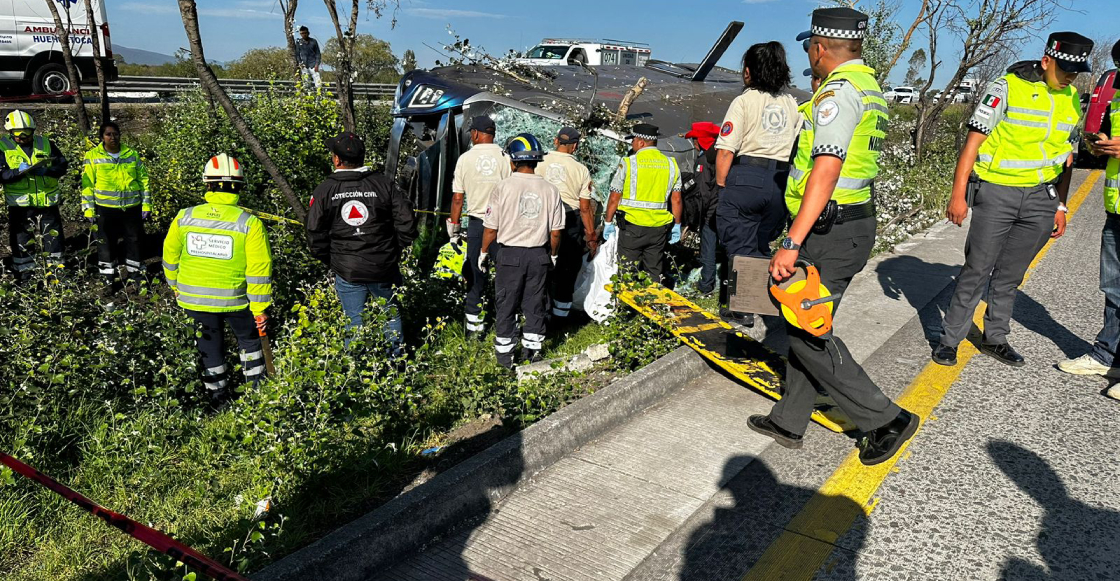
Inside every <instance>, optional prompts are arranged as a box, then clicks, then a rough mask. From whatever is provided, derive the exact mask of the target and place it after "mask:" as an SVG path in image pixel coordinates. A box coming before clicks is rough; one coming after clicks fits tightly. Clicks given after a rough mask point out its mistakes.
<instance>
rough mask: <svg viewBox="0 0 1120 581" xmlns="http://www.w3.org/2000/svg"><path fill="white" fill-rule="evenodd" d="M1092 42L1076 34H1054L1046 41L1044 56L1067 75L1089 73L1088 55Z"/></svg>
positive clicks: (1090, 69) (1091, 70)
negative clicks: (1050, 59) (1056, 64)
mask: <svg viewBox="0 0 1120 581" xmlns="http://www.w3.org/2000/svg"><path fill="white" fill-rule="evenodd" d="M1092 52H1093V41H1092V40H1090V39H1088V38H1086V37H1084V36H1081V35H1080V34H1077V33H1076V32H1055V33H1054V34H1051V35H1050V38H1048V39H1047V40H1046V56H1048V57H1050V58H1052V59H1054V61H1055V62H1057V63H1058V68H1060V69H1062V70H1063V71H1065V72H1067V73H1091V72H1093V67H1091V66H1090V65H1089V55H1090V54H1091V53H1092Z"/></svg>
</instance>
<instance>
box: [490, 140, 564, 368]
mask: <svg viewBox="0 0 1120 581" xmlns="http://www.w3.org/2000/svg"><path fill="white" fill-rule="evenodd" d="M505 154H506V155H507V156H508V157H509V160H510V161H509V165H510V168H511V169H512V175H510V177H508V178H506V179H504V180H502V181H501V182H499V183H498V185H497V186H496V187H495V188H494V191H493V194H492V195H491V196H490V202H489V207H487V209H486V219H485V222H484V224H485V231H484V233H483V237H482V251H481V252H480V253H479V256H478V269H479V270H481V271H484V270H485V269H486V260H487V258H488V257H489V252H490V250H491V247H492V246H493V245H494V243H495V242H496V243H497V245H498V247H497V249H496V250H495V254H494V256H495V259H494V260H495V262H496V263H497V273H496V274H495V278H494V295H495V298H494V303H495V309H496V310H497V317H496V321H495V324H494V327H495V331H496V336H495V337H494V350H495V351H496V352H497V357H498V363H500V364H501V365H502V366H503V367H506V368H508V369H512V368H513V362H514V355H513V351H514V349H515V348H516V347H517V320H518V311H520V314H521V316H523V317H525V326H524V327H522V329H521V360H523V361H529V362H534V361H539V360H540V353H541V348H542V343H543V342H544V335H545V327H546V324H547V318H546V302H545V301H546V299H547V297H546V295H545V287H546V283H547V280H548V271H549V268H550V267H555V266H556V265H557V263H558V258H559V256H558V253H559V252H560V245H561V239H562V238H563V233H564V219H565V213H564V203H563V202H562V201H561V199H560V191H559V190H558V189H557V188H556V186H554V185H552V184H550V183H548V181H547V180H545V179H544V178H543V177H541V176H539V175H537V174H536V172H535V171H536V168H537V164H538V163H539V162H541V161H542V160H543V159H544V148H543V147H541V144H540V142H539V141H537V138H536V137H533V136H532V135H530V134H528V133H522V134H520V135H518V136H517V137H514V138H513V139H511V140H510V142H509V144H508V145H506V149H505Z"/></svg>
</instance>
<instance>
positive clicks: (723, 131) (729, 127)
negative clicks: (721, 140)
mask: <svg viewBox="0 0 1120 581" xmlns="http://www.w3.org/2000/svg"><path fill="white" fill-rule="evenodd" d="M732 131H735V125H734V124H732V123H731V122H730V121H724V122H723V127H721V128H720V130H719V134H720V135H722V136H724V137H727V136H728V135H731V132H732Z"/></svg>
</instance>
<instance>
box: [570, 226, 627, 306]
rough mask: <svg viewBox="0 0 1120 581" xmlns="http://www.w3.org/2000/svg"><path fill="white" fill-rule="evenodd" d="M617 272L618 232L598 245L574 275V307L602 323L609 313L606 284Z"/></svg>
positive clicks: (608, 294) (609, 297) (608, 296)
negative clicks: (592, 255)
mask: <svg viewBox="0 0 1120 581" xmlns="http://www.w3.org/2000/svg"><path fill="white" fill-rule="evenodd" d="M616 272H618V234H617V233H616V234H615V235H614V236H611V237H610V238H608V239H607V240H606V241H605V242H603V243H602V244H601V245H600V246H599V252H598V253H596V254H595V258H593V259H592V260H590V261H588V260H586V259H585V260H584V262H583V269H582V270H580V272H579V276H578V277H576V290H575V294H574V297H573V299H572V302H573V306H575V308H577V309H579V310H581V311H583V312H585V313H587V315H588V316H589V317H591V318H592V319H594V320H595V322H598V323H602V322H603V321H605V320H607V317H609V316H610V315H611V312H612V310H613V309H612V308H611V293H610V292H608V291H607V289H606V286H607V285H608V284H610V283H611V277H612V276H614V275H615V273H616Z"/></svg>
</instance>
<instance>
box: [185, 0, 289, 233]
mask: <svg viewBox="0 0 1120 581" xmlns="http://www.w3.org/2000/svg"><path fill="white" fill-rule="evenodd" d="M178 2H179V14H180V15H181V16H182V18H183V28H184V29H186V33H187V43H188V44H189V45H190V51H191V58H192V59H193V60H194V65H195V69H196V70H197V71H198V79H199V83H200V84H201V85H202V88H203V90H205V91H206V94H207V95H209V96H210V98H211V99H212V100H214V101H217V102H218V103H219V104H220V105H221V107H222V109H223V110H224V111H225V112H226V116H227V117H229V121H230V123H231V124H233V127H234V129H236V130H237V133H238V135H240V136H241V139H243V140H244V141H245V144H246V145H248V146H249V150H250V151H252V152H253V156H254V157H256V158H257V161H259V162H260V164H261V166H263V167H264V170H265V171H266V172H268V175H269V176H270V177H271V178H272V181H273V182H275V184H276V187H277V188H278V189H279V190H280V193H281V194H283V196H284V198H285V199H286V200H287V201H288V204H289V205H290V206H291V207H292V211H293V212H295V214H296V216H298V217H299V219H300V220H301V221H304V222H306V221H307V210H306V209H305V208H304V207H303V202H301V201H300V198H299V197H298V196H296V192H295V190H294V189H292V185H291V184H289V183H288V180H287V178H285V177H284V174H283V173H282V172H281V171H280V168H279V167H277V166H276V163H274V162H273V161H272V158H271V157H269V155H268V152H267V151H265V150H264V146H262V145H261V142H260V140H259V139H257V137H256V136H255V135H253V131H252V130H251V129H249V124H248V123H246V122H245V118H244V117H242V116H241V113H240V112H239V111H238V110H237V107H236V106H235V105H234V104H233V101H232V100H231V99H230V98H229V95H227V94H226V91H225V89H223V88H222V86H221V85H219V84H218V77H217V76H215V75H214V71H213V70H211V69H210V66H209V65H208V64H207V63H206V55H205V54H204V53H203V51H202V35H201V34H200V33H199V31H198V7H197V6H195V3H194V0H178Z"/></svg>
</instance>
